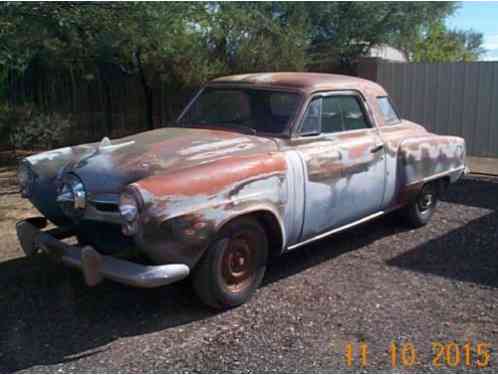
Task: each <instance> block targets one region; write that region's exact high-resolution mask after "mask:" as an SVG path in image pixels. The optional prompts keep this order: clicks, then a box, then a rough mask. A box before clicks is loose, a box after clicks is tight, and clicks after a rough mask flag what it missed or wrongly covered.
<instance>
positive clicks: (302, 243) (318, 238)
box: [287, 211, 385, 250]
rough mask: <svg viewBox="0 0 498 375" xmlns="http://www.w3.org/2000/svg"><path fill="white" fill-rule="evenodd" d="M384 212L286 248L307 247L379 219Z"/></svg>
mask: <svg viewBox="0 0 498 375" xmlns="http://www.w3.org/2000/svg"><path fill="white" fill-rule="evenodd" d="M384 214H385V212H384V211H379V212H376V213H374V214H372V215H368V216H365V217H364V218H363V219H360V220H357V221H353V222H352V223H349V224H346V225H343V226H342V227H339V228H335V229H332V230H330V231H328V232H325V233H322V234H319V235H318V236H315V237H312V238H309V239H307V240H305V241H302V242H299V243H296V244H294V245H292V246H289V247H287V250H294V249H297V248H298V247H301V246H304V245H307V244H309V243H311V242H314V241H318V240H321V239H322V238H325V237H328V236H330V235H331V234H334V233H338V232H342V231H343V230H346V229H349V228H352V227H355V226H357V225H360V224H363V223H366V222H367V221H370V220H372V219H375V218H376V217H379V216H382V215H384Z"/></svg>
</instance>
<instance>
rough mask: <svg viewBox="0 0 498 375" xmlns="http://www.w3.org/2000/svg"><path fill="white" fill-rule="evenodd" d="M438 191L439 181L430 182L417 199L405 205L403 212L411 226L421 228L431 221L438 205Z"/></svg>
mask: <svg viewBox="0 0 498 375" xmlns="http://www.w3.org/2000/svg"><path fill="white" fill-rule="evenodd" d="M438 193H439V190H438V185H437V183H436V182H431V183H428V184H426V185H424V187H423V188H422V190H421V191H420V193H419V194H418V195H417V198H416V200H415V201H414V202H413V203H411V204H410V205H409V206H407V207H405V209H404V210H403V214H404V217H405V219H406V221H407V222H408V224H409V225H410V226H412V227H415V228H419V227H422V226H424V225H426V224H427V223H428V222H429V221H430V219H431V217H432V215H433V214H434V211H435V210H436V207H437V203H438V195H439V194H438Z"/></svg>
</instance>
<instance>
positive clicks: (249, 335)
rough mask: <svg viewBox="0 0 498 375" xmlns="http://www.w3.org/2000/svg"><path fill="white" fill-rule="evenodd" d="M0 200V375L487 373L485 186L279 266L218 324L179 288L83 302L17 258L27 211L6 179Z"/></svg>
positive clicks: (81, 291)
mask: <svg viewBox="0 0 498 375" xmlns="http://www.w3.org/2000/svg"><path fill="white" fill-rule="evenodd" d="M0 189H1V193H0V194H1V195H0V234H1V236H2V245H1V247H0V282H1V285H2V289H1V291H0V372H13V371H22V372H71V371H72V372H173V371H174V372H200V371H202V372H215V371H218V372H226V371H230V372H276V371H279V372H336V371H355V372H357V371H406V372H420V371H474V372H475V371H478V372H497V371H498V355H497V348H498V324H497V321H496V313H497V311H498V289H497V287H498V276H497V273H496V270H497V267H498V257H497V244H498V238H497V220H498V214H497V210H498V178H495V179H492V178H484V177H480V178H478V177H475V176H473V177H468V178H466V179H464V180H463V181H461V182H460V183H458V184H456V185H454V186H452V187H451V190H450V191H449V192H448V193H447V194H446V196H445V197H444V200H443V202H441V204H440V206H439V210H438V212H437V213H436V215H435V216H434V217H433V219H432V222H431V224H430V225H429V226H427V227H425V228H422V229H417V230H409V229H407V228H406V227H404V226H403V225H402V224H401V223H400V222H399V220H398V218H397V217H396V216H395V215H390V216H387V217H385V218H381V219H379V220H376V221H374V222H371V223H369V224H365V225H363V226H361V227H359V228H356V229H352V230H350V231H348V232H346V233H342V234H339V235H336V236H334V237H332V238H328V239H326V240H322V241H320V242H318V243H315V244H313V245H310V246H307V247H305V248H302V249H301V250H296V252H294V253H290V254H288V255H285V256H283V257H280V258H279V259H277V260H276V261H275V262H274V263H272V264H271V265H270V267H269V269H268V272H267V276H266V279H265V281H264V284H263V286H262V287H261V288H260V289H259V290H258V291H257V293H256V295H255V296H254V298H253V299H252V300H251V301H250V302H249V303H247V304H246V305H244V306H241V307H239V308H236V309H233V310H230V311H226V312H222V313H219V312H215V311H212V310H210V309H208V308H206V307H203V306H202V305H201V304H200V303H199V302H198V300H197V299H196V297H195V296H194V295H193V293H192V292H191V290H190V288H189V286H188V283H187V282H182V283H179V284H176V285H172V286H168V287H163V288H160V289H153V290H138V289H133V288H128V287H124V286H121V285H118V284H115V283H112V282H104V283H102V284H101V285H100V286H98V287H96V288H87V287H86V286H85V285H84V283H83V281H82V277H81V275H80V274H79V273H78V272H76V271H73V270H69V269H66V268H64V267H62V266H59V265H56V264H53V263H51V261H50V260H48V259H46V258H45V257H43V256H36V257H34V258H32V259H26V258H23V257H22V253H21V250H20V248H19V246H18V243H17V240H16V238H15V233H14V223H15V221H16V220H18V219H20V218H22V217H27V216H29V215H31V214H33V213H34V211H33V209H31V208H30V206H29V204H28V203H27V202H25V201H24V200H22V199H21V198H20V197H19V195H18V194H16V192H15V188H14V187H13V185H12V175H11V171H10V170H9V169H8V168H3V169H1V168H0ZM466 340H470V343H471V348H470V349H471V354H472V355H471V356H470V357H469V360H470V362H471V365H472V366H471V367H470V368H467V367H465V366H464V365H463V362H464V353H462V354H461V356H460V361H459V362H461V363H460V365H456V367H452V366H455V362H456V360H457V356H456V354H455V353H453V352H451V351H450V356H449V357H448V358H449V360H450V366H448V365H447V364H445V363H444V362H445V359H444V355H443V359H442V360H441V364H442V367H441V368H439V369H438V368H436V367H435V365H434V364H433V361H432V360H433V358H434V354H433V352H432V343H433V342H440V343H441V344H443V345H445V344H447V343H449V342H451V341H454V342H456V343H457V344H458V345H459V346H460V349H461V350H463V349H462V347H463V345H464V344H465V342H466ZM393 341H394V342H396V343H397V346H398V349H399V350H401V348H402V347H404V348H407V347H408V346H407V345H408V344H409V343H411V344H412V345H413V347H414V348H415V350H416V361H415V363H414V364H413V365H412V366H411V367H410V366H408V365H410V356H409V354H410V353H409V352H408V351H406V352H405V353H404V355H405V356H404V358H405V362H404V364H405V365H406V366H402V365H400V364H399V361H400V360H399V359H398V365H399V366H400V367H398V368H394V369H393V368H392V364H391V356H390V352H389V347H390V345H391V342H393ZM360 343H362V344H363V347H367V348H368V356H367V361H366V363H364V365H365V366H364V367H361V366H360V361H361V357H360V356H359V355H358V351H359V345H360ZM479 343H487V344H489V354H490V357H489V361H488V367H486V368H483V369H478V368H476V366H477V361H478V360H479V359H480V360H481V361H485V358H484V357H485V354H482V355H481V356H480V357H479V358H478V356H477V354H476V352H477V345H478V344H479ZM348 344H352V345H353V347H354V350H355V354H354V357H353V361H352V366H351V367H350V366H349V364H348V363H347V361H346V360H345V356H344V352H345V348H346V347H347V345H348ZM483 348H484V349H485V350H483V351H486V348H485V347H481V349H483ZM400 356H401V354H399V355H398V356H397V358H400ZM451 365H452V366H451Z"/></svg>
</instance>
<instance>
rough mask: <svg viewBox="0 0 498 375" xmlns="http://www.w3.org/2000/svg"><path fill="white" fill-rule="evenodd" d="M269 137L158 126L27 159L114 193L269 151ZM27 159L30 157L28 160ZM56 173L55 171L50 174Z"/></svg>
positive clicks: (40, 168) (100, 191)
mask: <svg viewBox="0 0 498 375" xmlns="http://www.w3.org/2000/svg"><path fill="white" fill-rule="evenodd" d="M276 148H277V144H276V142H275V141H274V140H272V139H270V138H264V137H258V136H253V135H245V134H240V133H237V132H232V131H224V130H212V129H199V128H161V129H156V130H152V131H148V132H144V133H139V134H136V135H133V136H129V137H125V138H121V139H117V140H113V141H109V140H108V139H107V138H104V139H103V140H102V141H101V142H100V143H94V144H87V145H81V146H74V147H67V148H64V149H60V150H54V151H49V152H47V153H42V154H39V155H36V156H34V157H32V158H28V161H30V162H31V163H32V164H33V165H34V169H35V172H36V173H37V174H38V175H40V174H43V173H44V172H45V173H49V174H54V173H56V174H57V176H58V177H60V176H62V175H63V174H64V173H68V172H72V173H75V174H76V175H78V176H79V177H80V178H81V179H82V181H83V184H84V185H85V188H86V190H87V191H88V192H90V193H92V194H106V193H109V194H116V193H119V192H120V191H121V190H122V189H123V188H124V186H126V185H128V184H130V183H133V182H136V181H138V180H141V179H143V178H145V177H149V176H153V175H159V174H165V173H168V174H174V173H175V171H179V170H182V169H185V168H189V167H194V166H196V165H201V164H202V165H204V164H206V163H211V162H213V161H216V160H219V159H223V158H228V157H231V156H234V155H243V154H246V155H249V154H253V153H261V152H271V151H274V150H276ZM30 159H31V160H30ZM54 177H55V176H54Z"/></svg>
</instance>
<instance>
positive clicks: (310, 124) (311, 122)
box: [301, 98, 322, 135]
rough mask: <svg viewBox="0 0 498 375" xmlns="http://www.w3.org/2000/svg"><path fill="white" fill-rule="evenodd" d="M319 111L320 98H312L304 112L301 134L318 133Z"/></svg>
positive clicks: (320, 105)
mask: <svg viewBox="0 0 498 375" xmlns="http://www.w3.org/2000/svg"><path fill="white" fill-rule="evenodd" d="M321 112H322V99H321V98H317V99H313V101H312V102H311V103H310V105H309V106H308V109H307V110H306V113H305V114H304V120H303V126H302V128H301V134H302V135H313V134H320V120H321Z"/></svg>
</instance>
